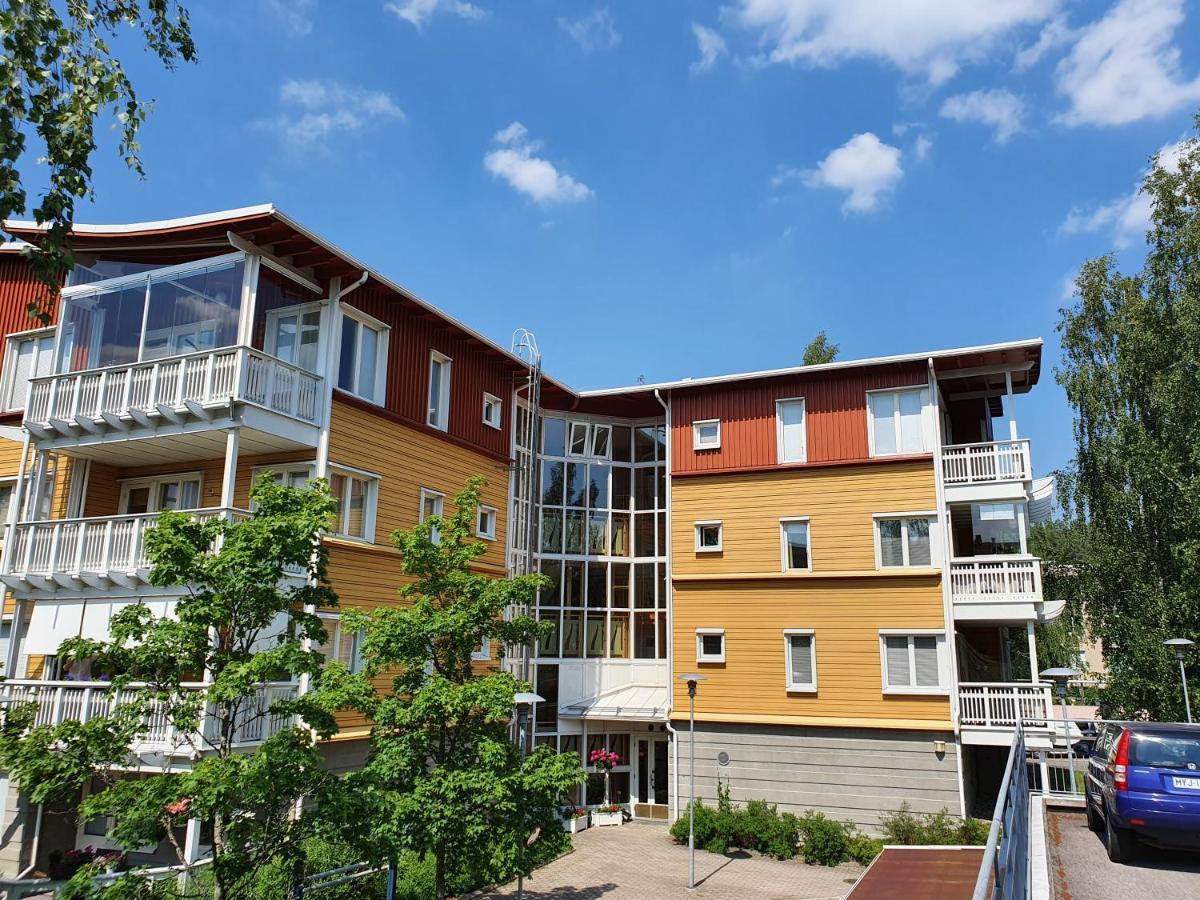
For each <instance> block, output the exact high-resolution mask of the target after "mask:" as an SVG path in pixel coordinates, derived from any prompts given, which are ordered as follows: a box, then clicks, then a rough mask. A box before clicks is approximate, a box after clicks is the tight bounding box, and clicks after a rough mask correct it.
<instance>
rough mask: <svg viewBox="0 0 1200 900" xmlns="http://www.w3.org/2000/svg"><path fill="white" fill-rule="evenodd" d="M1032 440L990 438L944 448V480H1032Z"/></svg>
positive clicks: (955, 482) (952, 482)
mask: <svg viewBox="0 0 1200 900" xmlns="http://www.w3.org/2000/svg"><path fill="white" fill-rule="evenodd" d="M1032 478H1033V468H1032V466H1031V464H1030V461H1029V441H1028V440H1027V439H1025V438H1021V439H1018V440H1015V441H987V442H985V443H982V444H951V445H950V446H948V447H943V448H942V479H943V481H945V483H946V484H947V485H962V484H996V483H998V482H1004V481H1030V480H1032Z"/></svg>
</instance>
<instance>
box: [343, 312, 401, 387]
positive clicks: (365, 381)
mask: <svg viewBox="0 0 1200 900" xmlns="http://www.w3.org/2000/svg"><path fill="white" fill-rule="evenodd" d="M388 331H389V329H388V327H387V326H386V325H384V324H383V323H382V322H380V321H378V320H376V319H373V318H371V317H370V316H368V315H367V314H366V313H361V312H359V311H358V310H356V309H352V308H351V307H348V306H343V307H342V345H341V354H340V355H339V357H338V387H339V388H341V389H342V390H343V391H349V392H350V393H351V394H354V395H356V396H358V397H362V398H363V399H364V400H370V401H371V402H372V403H383V395H384V388H385V382H386V378H385V372H386V370H387V350H388Z"/></svg>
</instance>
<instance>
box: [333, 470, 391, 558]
mask: <svg viewBox="0 0 1200 900" xmlns="http://www.w3.org/2000/svg"><path fill="white" fill-rule="evenodd" d="M329 490H330V493H332V494H333V499H334V500H335V501H337V510H336V511H335V512H334V526H333V529H332V530H333V533H334V534H336V535H338V536H339V537H348V538H353V539H355V540H359V541H368V542H370V543H374V541H375V507H376V504H377V502H378V496H379V478H378V477H377V476H374V475H368V474H366V473H365V472H358V471H353V470H348V469H340V468H335V469H333V470H332V471H331V472H330V474H329Z"/></svg>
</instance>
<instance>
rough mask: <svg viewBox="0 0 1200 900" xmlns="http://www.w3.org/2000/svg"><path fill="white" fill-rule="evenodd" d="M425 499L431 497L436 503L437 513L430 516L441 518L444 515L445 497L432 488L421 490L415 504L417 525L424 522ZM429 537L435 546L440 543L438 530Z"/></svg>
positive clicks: (440, 537) (434, 530)
mask: <svg viewBox="0 0 1200 900" xmlns="http://www.w3.org/2000/svg"><path fill="white" fill-rule="evenodd" d="M426 497H431V498H433V499H434V500H436V501H437V511H436V512H434V513H431V515H435V516H443V515H445V513H446V495H445V494H443V493H442V492H441V491H435V490H434V489H433V488H421V491H420V495H419V498H418V503H417V522H418V523H420V522H424V521H425V498H426ZM429 537H430V540H432V541H433V542H434V543H435V544H437V543H440V542H441V539H442V536H441V534H440V533H439V532H438V530H437V529H436V528H435V529H433V531H431V532H430V535H429Z"/></svg>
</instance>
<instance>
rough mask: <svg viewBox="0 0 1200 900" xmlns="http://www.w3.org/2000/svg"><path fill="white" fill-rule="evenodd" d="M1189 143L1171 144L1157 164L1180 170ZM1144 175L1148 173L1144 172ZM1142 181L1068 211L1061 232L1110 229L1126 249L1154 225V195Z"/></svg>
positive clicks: (1113, 239) (1116, 243) (1118, 243)
mask: <svg viewBox="0 0 1200 900" xmlns="http://www.w3.org/2000/svg"><path fill="white" fill-rule="evenodd" d="M1186 147H1187V145H1186V143H1185V142H1184V141H1180V142H1179V143H1176V144H1167V145H1166V146H1164V147H1163V148H1162V149H1161V150H1159V151H1158V153H1157V154H1156V157H1157V161H1156V164H1157V165H1158V167H1159V168H1161V169H1164V170H1166V171H1167V172H1178V171H1179V157H1180V156H1181V155H1182V154H1183V151H1184V150H1185V149H1186ZM1143 175H1145V173H1144V172H1143ZM1140 188H1141V180H1140V179H1139V180H1138V184H1137V187H1135V188H1134V189H1133V190H1132V191H1130V192H1129V193H1128V194H1126V195H1124V196H1123V197H1118V198H1117V199H1115V200H1113V201H1111V202H1110V203H1105V204H1104V205H1103V206H1097V207H1094V208H1092V209H1090V210H1084V209H1079V208H1078V207H1077V208H1075V209H1072V210H1071V211H1070V212H1069V213H1067V217H1066V218H1065V219H1063V222H1062V224H1061V225H1059V226H1058V233H1059V234H1061V235H1076V234H1095V233H1097V232H1108V233H1109V234H1110V235H1111V237H1112V241H1113V243H1114V244H1115V245H1116V246H1117V248H1118V249H1125V248H1126V247H1129V246H1131V245H1132V244H1134V243H1135V242H1137V241H1139V240H1141V239H1142V238H1144V237H1145V234H1146V231H1147V230H1148V229H1149V228H1150V213H1151V211H1152V205H1151V202H1150V198H1149V197H1148V196H1146V195H1145V194H1143V193H1142V192H1141V190H1140Z"/></svg>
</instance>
